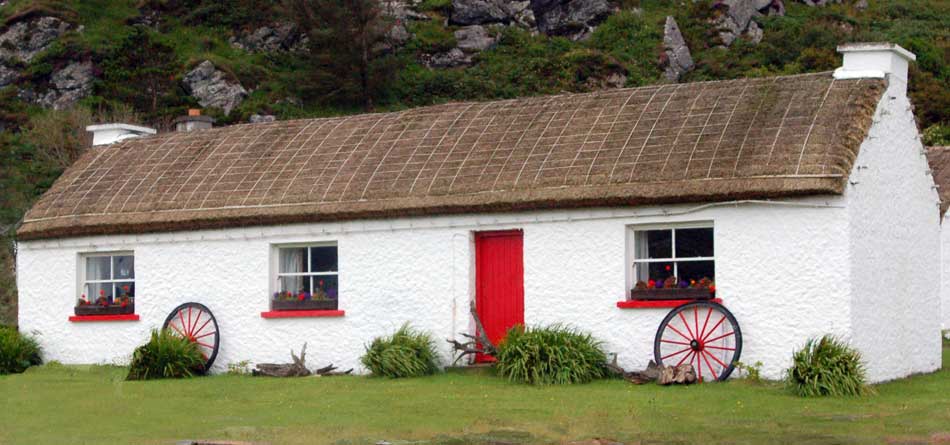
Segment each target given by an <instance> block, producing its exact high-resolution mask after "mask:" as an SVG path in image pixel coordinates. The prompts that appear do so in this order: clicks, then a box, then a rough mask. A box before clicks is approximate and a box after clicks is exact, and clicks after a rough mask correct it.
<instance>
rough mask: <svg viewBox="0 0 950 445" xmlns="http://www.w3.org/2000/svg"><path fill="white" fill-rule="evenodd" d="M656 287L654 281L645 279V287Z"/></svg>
mask: <svg viewBox="0 0 950 445" xmlns="http://www.w3.org/2000/svg"><path fill="white" fill-rule="evenodd" d="M655 287H656V281H653V280H650V281H647V289H653V288H655Z"/></svg>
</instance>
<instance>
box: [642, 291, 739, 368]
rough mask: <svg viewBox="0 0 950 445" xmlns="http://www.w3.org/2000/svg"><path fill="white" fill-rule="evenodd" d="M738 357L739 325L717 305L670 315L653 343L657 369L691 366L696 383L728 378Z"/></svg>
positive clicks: (684, 308)
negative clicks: (694, 373)
mask: <svg viewBox="0 0 950 445" xmlns="http://www.w3.org/2000/svg"><path fill="white" fill-rule="evenodd" d="M741 353H742V331H741V330H739V323H736V318H735V317H734V316H732V313H731V312H729V310H728V309H726V308H725V307H724V306H722V305H721V304H717V303H713V302H710V301H696V302H693V303H687V304H684V305H682V306H679V307H677V308H676V309H673V310H672V311H670V313H669V314H667V315H666V318H664V319H663V322H662V323H660V327H659V329H657V331H656V340H655V341H654V343H653V355H654V359H655V360H656V363H657V364H658V365H663V364H666V365H667V366H679V365H681V364H683V363H689V364H692V365H693V369H695V370H696V377H697V378H699V381H700V382H702V381H710V380H718V381H723V380H726V379H727V378H729V374H732V371H733V370H734V369H735V363H736V362H737V361H738V360H739V355H740V354H741Z"/></svg>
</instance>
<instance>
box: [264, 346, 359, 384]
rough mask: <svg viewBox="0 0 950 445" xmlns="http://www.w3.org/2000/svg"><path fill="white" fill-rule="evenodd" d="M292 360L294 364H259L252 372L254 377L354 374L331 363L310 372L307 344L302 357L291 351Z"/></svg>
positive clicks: (301, 352)
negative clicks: (340, 369)
mask: <svg viewBox="0 0 950 445" xmlns="http://www.w3.org/2000/svg"><path fill="white" fill-rule="evenodd" d="M290 358H291V360H293V363H258V364H257V366H256V368H257V369H255V370H253V371H252V374H253V375H256V376H267V377H307V376H311V375H316V376H324V375H325V376H333V375H347V374H350V373H352V372H353V369H352V368H351V369H347V370H346V371H337V367H336V366H333V364H332V363H331V364H330V365H329V366H324V367H323V368H319V369H316V370H314V371H310V369H308V368H307V364H306V360H307V344H306V343H304V344H303V347H302V348H300V357H297V355H296V354H294V351H293V349H291V350H290Z"/></svg>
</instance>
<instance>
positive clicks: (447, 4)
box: [417, 0, 452, 16]
mask: <svg viewBox="0 0 950 445" xmlns="http://www.w3.org/2000/svg"><path fill="white" fill-rule="evenodd" d="M417 8H418V9H419V10H420V11H432V12H438V13H440V14H442V15H445V16H448V15H449V13H451V12H452V0H422V2H421V3H419V5H418V6H417Z"/></svg>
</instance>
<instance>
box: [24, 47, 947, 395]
mask: <svg viewBox="0 0 950 445" xmlns="http://www.w3.org/2000/svg"><path fill="white" fill-rule="evenodd" d="M839 51H840V52H842V53H843V54H844V65H843V66H842V67H841V68H840V69H838V70H836V71H835V72H834V73H819V74H808V75H799V76H783V77H773V78H763V79H744V80H734V81H721V82H701V83H689V84H668V85H657V86H650V87H642V88H632V89H619V90H611V91H604V92H597V93H591V94H564V95H557V96H550V97H537V98H527V99H517V100H505V101H495V102H479V103H453V104H447V105H439V106H432V107H424V108H418V109H413V110H407V111H402V112H394V113H381V114H367V115H358V116H348V117H338V118H326V119H309V120H296V121H285V122H273V123H265V124H253V125H237V126H231V127H225V128H216V129H210V130H202V131H193V132H175V133H168V134H159V135H154V136H150V135H145V136H143V137H136V138H130V139H124V140H122V141H120V142H115V143H112V144H106V145H99V146H95V147H93V148H92V149H90V150H89V151H88V152H87V153H85V154H84V155H83V156H82V158H81V159H80V160H79V161H78V162H77V163H76V164H75V165H74V166H72V167H71V168H69V169H68V170H67V171H66V173H65V174H64V175H63V176H62V177H61V178H60V179H59V180H58V181H57V182H56V184H55V185H54V186H53V187H52V189H51V190H50V191H49V192H48V193H46V194H45V195H44V196H43V197H42V198H41V199H40V200H39V202H37V204H36V205H35V206H34V207H33V208H32V209H31V210H30V211H29V213H28V214H27V216H26V218H25V220H24V223H23V225H22V227H21V228H20V230H19V239H20V242H19V246H18V247H19V253H18V256H17V267H18V286H19V295H20V301H19V322H20V325H21V327H22V328H23V329H25V330H27V331H35V332H37V333H38V334H39V340H40V342H41V343H42V346H43V348H44V350H45V354H46V358H47V359H49V360H59V361H61V362H63V363H96V362H106V363H111V362H120V363H121V362H125V361H127V360H128V358H129V356H130V354H131V352H132V351H133V349H134V348H135V347H136V346H137V345H139V344H141V343H142V342H143V341H145V340H146V339H147V337H148V333H149V330H150V329H153V328H156V327H160V326H162V324H163V322H164V321H165V319H166V316H167V315H168V314H169V313H170V312H172V310H173V309H175V308H176V307H177V306H178V305H179V304H181V303H184V302H191V301H193V302H198V303H201V304H203V305H204V306H206V307H207V308H209V309H210V311H211V312H213V313H214V315H215V317H216V321H217V324H218V326H219V332H220V348H219V354H218V356H217V360H216V362H215V368H216V369H221V368H223V367H224V366H225V365H226V364H228V363H231V362H237V361H242V360H250V361H251V362H273V361H284V360H286V354H287V351H288V349H290V348H298V347H299V346H300V345H301V344H303V343H304V342H307V343H308V345H309V351H311V356H312V357H313V358H314V361H315V362H319V363H321V364H322V363H329V362H332V363H335V364H337V365H341V366H344V367H355V368H357V369H361V368H360V365H359V357H360V355H361V354H362V352H363V348H364V345H365V344H367V343H368V342H369V341H370V340H371V339H372V338H373V337H375V336H379V335H383V334H386V333H389V332H391V331H392V330H393V329H395V328H397V327H398V326H399V325H401V324H403V323H404V322H407V321H408V322H411V323H412V324H413V325H414V326H416V327H418V328H422V329H425V330H428V331H430V332H432V333H433V334H434V335H435V336H436V338H440V339H441V338H457V336H458V333H459V332H472V331H473V330H474V326H473V321H472V319H471V317H470V316H469V313H468V308H469V304H470V302H472V301H476V302H477V306H478V307H477V310H478V311H479V314H480V315H481V318H482V319H483V321H484V323H485V325H486V331H490V332H489V333H490V334H491V335H493V336H495V337H496V339H497V336H498V332H501V331H499V330H502V331H503V328H505V327H508V326H510V325H512V324H514V323H517V322H522V321H523V322H525V323H527V324H531V325H539V324H549V323H567V324H570V325H573V326H576V327H579V328H581V329H583V330H586V331H590V332H592V333H593V334H594V335H595V336H596V337H597V338H599V339H601V340H603V341H604V344H605V347H606V349H607V350H608V351H610V352H613V353H616V354H617V356H618V359H619V363H620V364H621V365H622V366H624V367H627V368H640V367H643V366H645V365H646V363H647V362H648V361H649V360H650V359H651V358H653V357H654V351H653V349H654V336H655V334H656V331H657V327H658V325H659V324H660V323H661V321H662V319H663V318H664V316H665V315H666V314H667V313H668V312H669V311H670V310H671V307H673V306H676V305H678V304H681V303H682V302H677V301H673V302H657V301H640V300H631V296H632V295H634V294H635V293H634V292H632V291H631V289H632V288H634V287H636V286H637V283H638V282H640V281H643V282H644V283H647V282H650V281H653V282H655V283H661V284H662V283H664V282H666V281H669V278H670V277H671V276H676V277H677V278H676V279H673V280H672V281H673V284H672V287H675V288H678V287H681V286H682V287H685V288H686V289H671V291H672V292H677V291H680V290H682V291H683V295H687V294H690V292H695V287H696V286H695V285H692V284H690V282H691V281H698V282H701V281H703V278H707V279H708V280H714V282H715V287H716V297H717V298H718V299H720V300H721V301H722V303H723V305H724V306H725V307H726V308H728V309H729V310H730V311H731V312H732V313H733V314H734V315H735V318H736V320H737V322H738V324H739V325H740V326H741V329H742V334H743V337H744V342H743V343H744V346H743V350H742V357H741V360H742V361H744V362H749V363H754V362H757V361H760V362H762V364H763V367H762V372H763V376H765V377H768V378H773V379H774V378H780V377H781V376H782V373H783V370H784V369H785V368H786V367H787V366H788V365H789V363H790V360H791V355H792V351H793V350H794V349H796V348H798V347H800V346H801V345H802V344H803V343H804V341H805V340H806V339H807V338H809V337H812V336H819V335H822V334H826V333H831V334H836V335H838V336H841V337H842V338H844V339H846V340H848V341H850V342H851V343H852V344H853V345H855V346H856V347H857V348H858V349H860V350H861V352H862V353H863V355H864V358H865V360H866V361H867V366H868V371H869V377H870V379H871V380H872V381H882V380H887V379H893V378H898V377H902V376H906V375H909V374H912V373H920V372H929V371H933V370H935V369H937V368H938V367H939V366H940V353H941V351H940V348H941V347H940V339H939V335H938V331H939V329H940V324H941V322H940V315H939V314H940V297H939V283H938V281H937V280H935V279H933V278H932V277H935V276H938V274H939V270H938V268H937V264H938V262H939V255H940V252H939V247H938V246H939V237H940V234H939V217H938V216H939V215H938V212H937V208H938V202H939V198H938V195H937V192H936V191H935V188H934V183H933V179H932V177H931V175H930V174H929V173H928V166H927V159H926V157H925V153H924V149H923V147H922V146H921V142H920V138H919V136H918V132H917V126H916V125H915V122H914V116H913V114H912V113H911V104H910V103H909V101H908V98H907V95H906V86H907V67H908V64H909V63H910V62H911V61H913V60H914V56H913V54H911V53H909V52H907V51H906V50H904V49H902V48H900V47H898V46H896V45H890V44H859V45H846V46H843V47H841V48H839ZM110 129H113V130H114V129H115V128H112V127H110ZM119 129H121V128H119ZM129 131H130V132H132V133H136V135H140V134H142V133H145V132H143V131H141V130H139V129H134V128H132V129H130V130H129ZM680 282H683V283H680ZM641 287H642V285H641ZM288 292H289V293H290V296H289V298H288ZM100 296H101V297H102V299H101V300H100ZM298 296H299V297H298ZM80 300H85V301H89V303H90V304H80V305H79V306H77V301H80ZM97 300H100V302H104V304H106V305H107V306H108V308H109V309H110V310H118V311H119V312H120V313H118V314H112V315H103V314H102V313H99V312H96V311H97V310H98V309H94V308H90V307H89V306H94V305H96V304H97ZM301 300H302V301H301ZM123 303H124V304H125V305H123ZM130 303H131V304H130ZM297 305H299V306H297ZM117 306H121V307H119V308H118V309H116V307H117ZM302 306H306V307H302ZM294 309H308V310H294ZM696 315H697V314H694V316H696ZM699 315H702V314H699ZM179 317H183V315H180V316H179ZM196 317H197V315H196ZM697 318H698V317H697ZM201 320H206V319H201ZM199 321H200V320H199ZM195 324H197V321H196V322H194V323H193V322H191V321H188V322H185V320H182V321H181V322H179V326H181V327H184V326H186V325H188V326H194V325H195ZM697 329H698V327H697ZM703 329H704V331H705V329H706V328H705V327H704V328H703ZM707 340H709V338H708V336H707ZM709 341H711V340H709ZM439 348H440V352H441V354H442V355H443V358H444V359H445V361H446V362H448V361H450V358H451V356H452V351H451V348H450V346H449V345H448V344H447V343H442V342H440V343H439Z"/></svg>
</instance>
